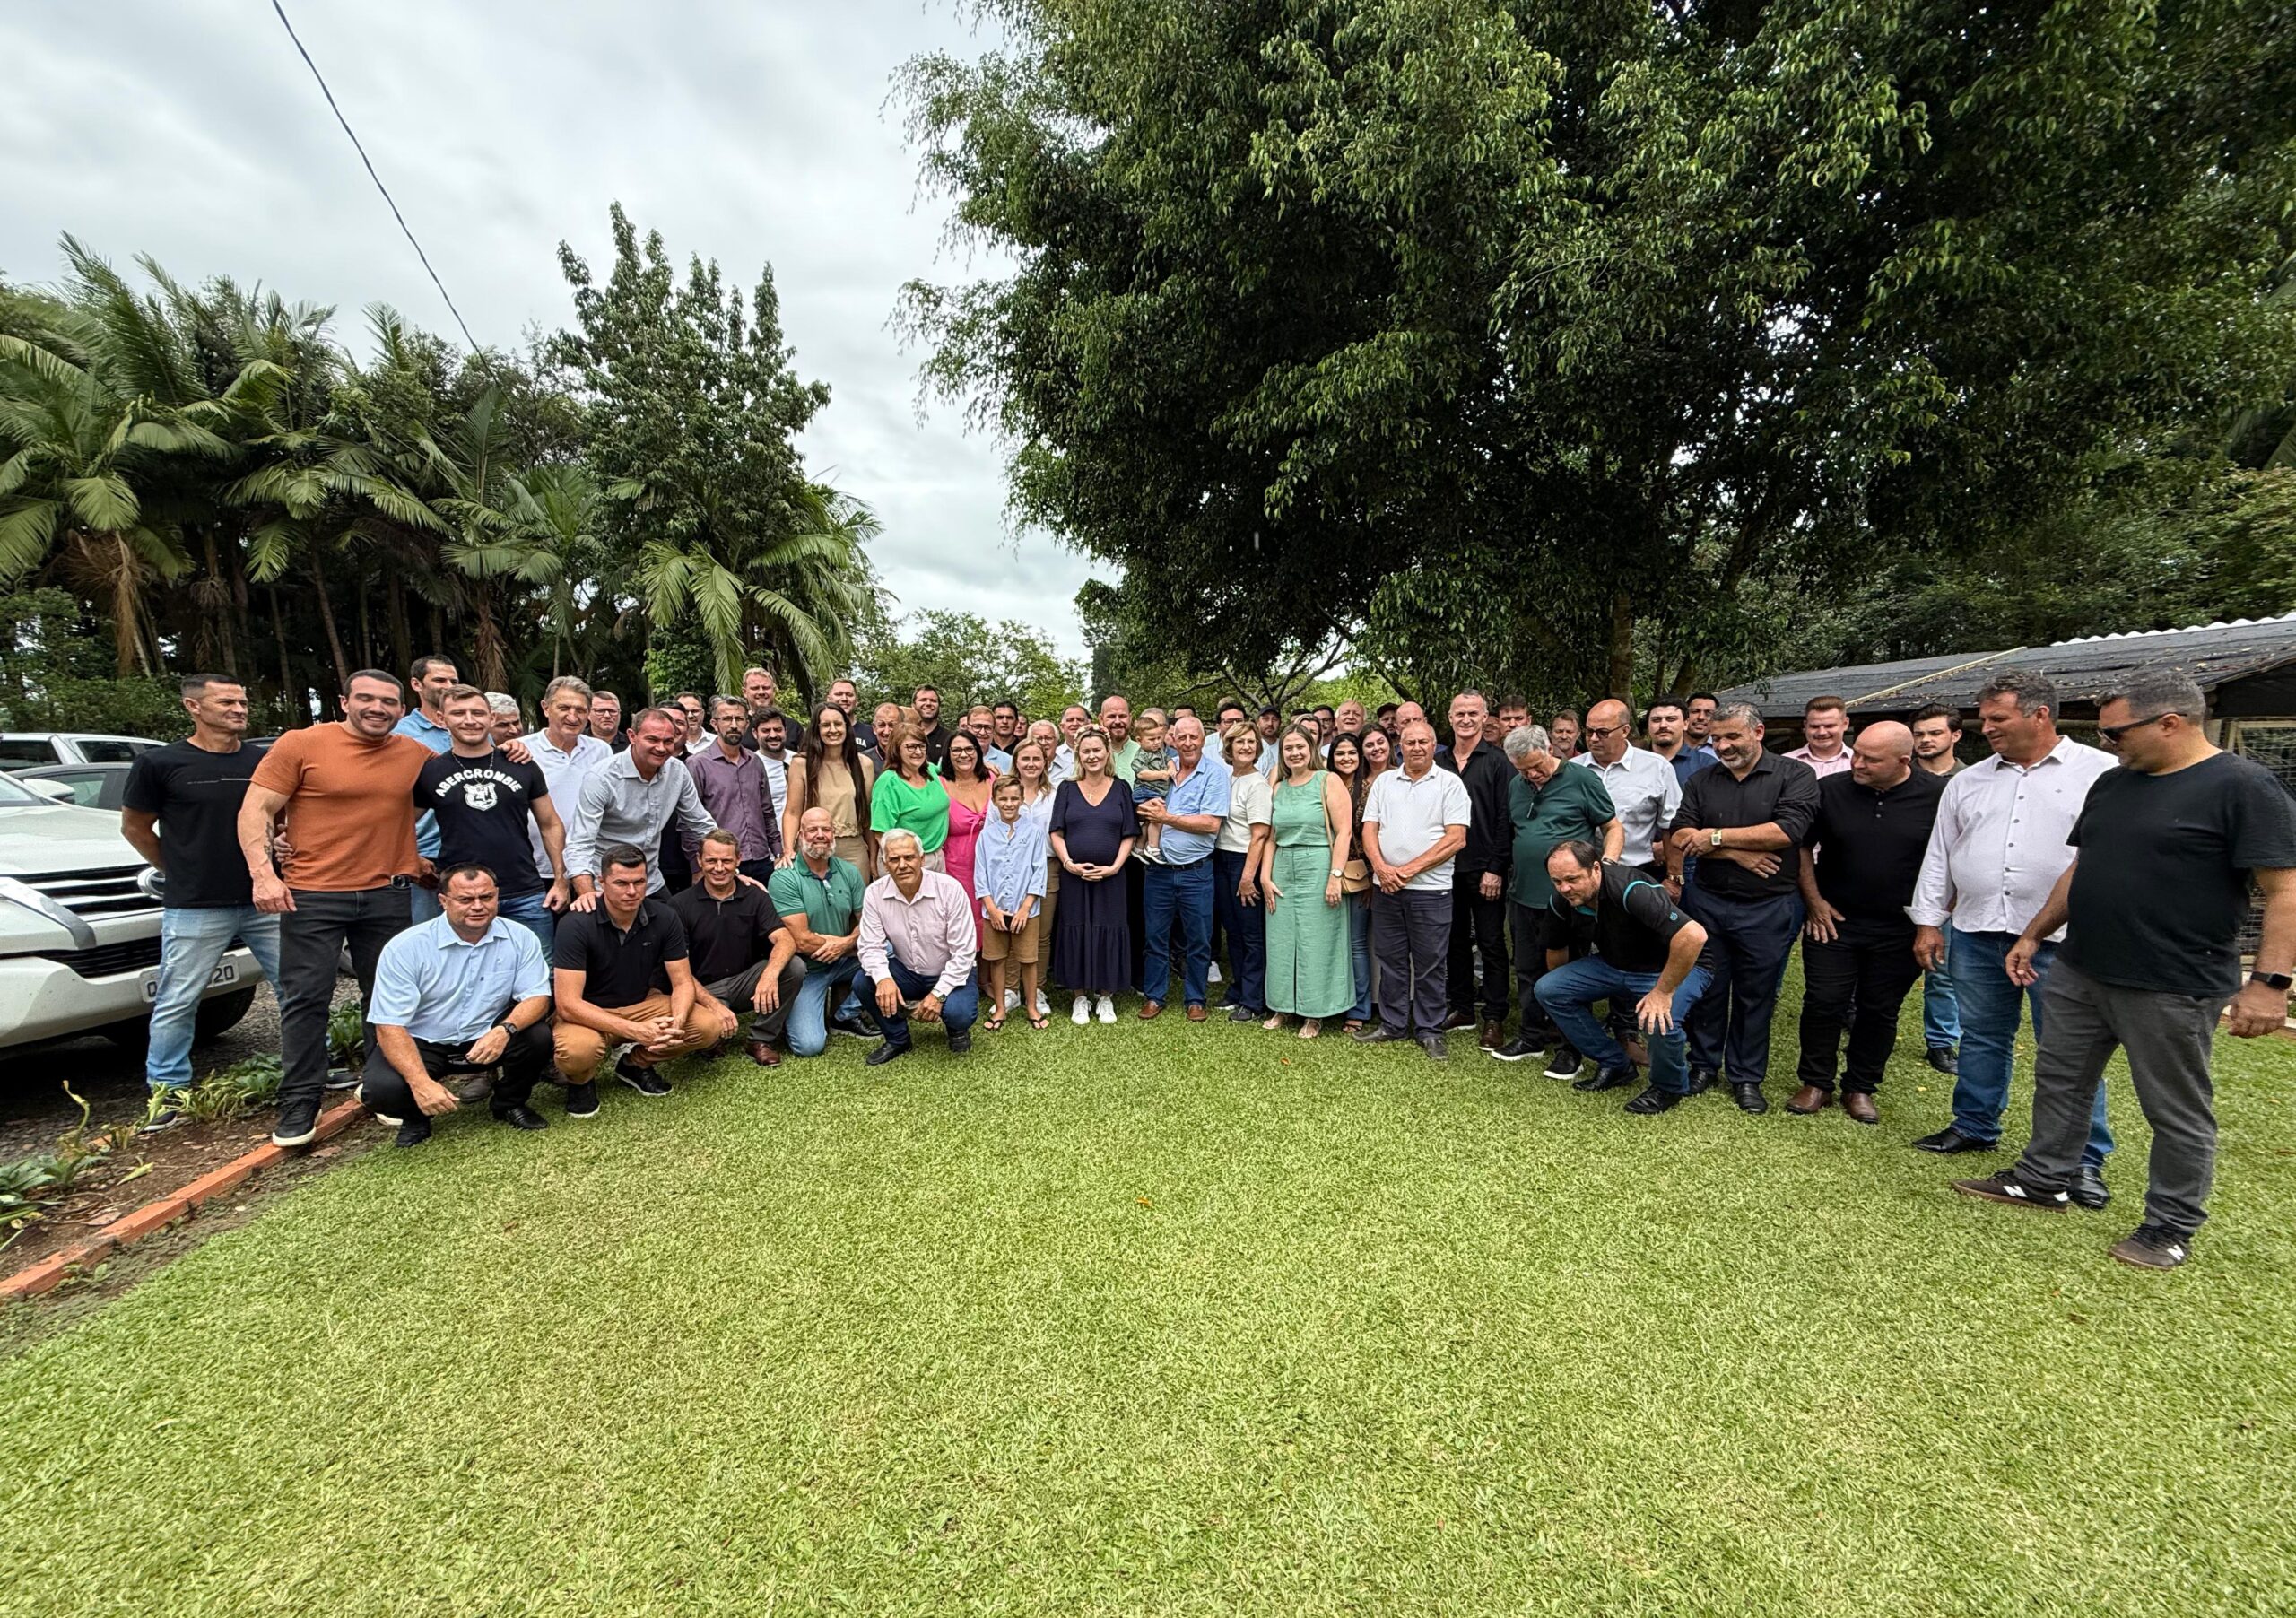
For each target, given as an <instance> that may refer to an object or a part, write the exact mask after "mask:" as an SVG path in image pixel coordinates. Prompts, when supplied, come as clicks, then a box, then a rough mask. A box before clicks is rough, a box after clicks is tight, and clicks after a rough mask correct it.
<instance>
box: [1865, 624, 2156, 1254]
mask: <svg viewBox="0 0 2296 1618" xmlns="http://www.w3.org/2000/svg"><path fill="white" fill-rule="evenodd" d="M1977 707H1978V718H1979V720H1980V721H1981V722H1982V724H1983V727H1984V730H1985V739H1986V740H1987V742H1988V743H1990V744H1992V747H1993V756H1992V757H1991V758H1989V759H1986V760H1983V761H1980V762H1979V763H1975V764H1971V765H1970V766H1969V768H1967V769H1966V770H1961V771H1960V772H1959V773H1958V774H1956V775H1955V776H1954V777H1953V778H1952V779H1951V780H1949V781H1947V782H1946V783H1945V796H1944V798H1943V799H1942V800H1940V802H1939V804H1938V805H1937V824H1936V828H1935V830H1934V831H1931V833H1930V834H1929V851H1928V853H1927V854H1926V856H1924V857H1923V859H1922V862H1921V878H1920V880H1919V881H1918V883H1916V884H1915V886H1914V891H1913V902H1912V903H1911V904H1910V905H1909V906H1907V907H1906V911H1907V914H1908V915H1909V916H1911V917H1912V918H1913V921H1914V925H1915V929H1916V930H1915V933H1914V944H1913V953H1914V954H1915V955H1916V956H1917V957H1918V959H1919V960H1920V961H1921V963H1922V965H1924V966H1936V965H1939V964H1941V963H1943V964H1944V965H1946V966H1948V967H1949V968H1950V970H1952V976H1953V989H1954V993H1955V994H1956V995H1957V996H1959V998H1960V1001H1961V1064H1960V1067H1961V1071H1960V1074H1958V1076H1957V1077H1956V1078H1955V1080H1954V1082H1953V1121H1952V1123H1951V1124H1949V1125H1947V1126H1946V1127H1944V1128H1943V1129H1940V1130H1939V1131H1937V1133H1936V1134H1935V1135H1923V1136H1922V1137H1921V1138H1920V1139H1919V1140H1918V1141H1916V1142H1914V1143H1913V1144H1915V1145H1916V1146H1918V1147H1919V1148H1920V1149H1921V1150H1922V1151H1924V1152H1936V1153H1944V1154H1946V1155H1948V1156H1951V1155H1952V1154H1955V1153H1963V1152H1990V1151H1992V1150H1994V1148H1995V1146H1996V1144H1997V1143H1998V1142H1999V1140H2000V1138H2001V1115H2002V1113H2003V1111H2004V1110H2005V1109H2006V1108H2007V1106H2008V1102H2009V1071H2010V1062H2011V1058H2012V1057H2013V1055H2014V1054H2015V1050H2016V1045H2017V1016H2018V1005H2019V1002H2020V1001H2021V1000H2023V1001H2026V1002H2028V1003H2030V1005H2031V1008H2032V1018H2033V1034H2034V1037H2035V1038H2036V1039H2038V1038H2039V1035H2040V1031H2041V989H2042V987H2043V986H2044V985H2045V984H2046V983H2047V982H2048V969H2049V965H2050V963H2051V962H2052V961H2055V960H2056V958H2057V944H2058V942H2059V940H2061V939H2062V938H2063V937H2064V932H2063V929H2061V928H2060V929H2059V930H2058V931H2057V932H2056V933H2054V934H2052V935H2050V936H2049V937H2048V939H2047V940H2046V941H2045V942H2044V943H2043V944H2041V945H2040V948H2039V951H2038V952H2037V953H2035V955H2034V957H2033V970H2034V972H2035V974H2036V976H2035V978H2034V979H2033V982H2032V984H2031V986H2030V987H2027V988H2022V989H2021V988H2019V987H2017V986H2016V985H2015V984H2013V983H2012V982H2011V981H2010V980H2009V977H2008V972H2007V969H2006V965H2005V963H2006V961H2008V958H2009V951H2010V948H2011V946H2012V945H2013V944H2015V943H2016V942H2017V935H2018V934H2019V933H2021V932H2022V931H2023V930H2024V926H2025V924H2026V923H2027V922H2029V921H2031V920H2032V918H2034V917H2035V916H2037V915H2039V913H2040V909H2041V907H2042V905H2043V904H2044V903H2046V902H2047V901H2048V895H2049V890H2050V889H2051V888H2053V887H2054V886H2055V885H2056V883H2057V878H2058V877H2059V876H2060V875H2062V874H2064V872H2065V868H2066V866H2070V865H2071V864H2072V863H2073V853H2074V851H2073V849H2072V848H2070V847H2069V846H2068V845H2067V844H2066V840H2065V839H2066V836H2067V835H2068V834H2069V833H2070V832H2071V831H2072V830H2073V822H2074V821H2075V820H2076V819H2078V818H2079V817H2080V813H2081V805H2083V803H2084V802H2085V801H2086V800H2087V798H2088V796H2089V788H2090V787H2091V786H2092V784H2093V783H2094V782H2095V781H2096V779H2097V778H2098V777H2099V776H2100V775H2103V774H2104V773H2105V772H2106V771H2107V770H2110V769H2112V768H2113V762H2114V761H2113V757H2112V755H2111V754H2110V753H2109V752H2102V751H2101V750H2100V749H2098V748H2094V747H2083V745H2082V744H2080V743H2078V742H2075V741H2073V740H2072V739H2070V738H2069V737H2066V736H2062V735H2058V734H2057V718H2056V709H2057V687H2056V686H2055V685H2054V684H2053V683H2051V682H2050V681H2049V678H2048V675H2046V674H2041V673H2040V672H2039V671H2038V670H2031V669H2004V670H2002V671H2001V672H2000V673H1999V674H1995V675H1994V676H1993V677H1992V678H1991V679H1990V680H1988V681H1987V682H1986V683H1984V684H1983V685H1982V686H1979V688H1978V693H1977ZM2112 1149H2113V1132H2112V1130H2111V1128H2110V1127H2109V1126H2108V1125H2107V1124H2106V1122H2105V1092H2104V1089H2103V1087H2102V1086H2101V1085H2100V1086H2099V1087H2098V1091H2097V1103H2096V1109H2095V1111H2094V1112H2093V1113H2092V1114H2091V1116H2090V1119H2089V1144H2088V1150H2087V1151H2086V1152H2085V1153H2083V1155H2082V1161H2081V1173H2080V1177H2079V1179H2078V1181H2077V1182H2076V1183H2075V1185H2074V1187H2073V1200H2074V1201H2075V1202H2076V1203H2079V1204H2080V1205H2082V1206H2083V1207H2086V1208H2101V1207H2103V1206H2104V1205H2105V1202H2106V1199H2107V1196H2108V1195H2109V1194H2108V1193H2107V1191H2106V1189H2105V1182H2104V1178H2103V1173H2102V1170H2103V1168H2104V1161H2105V1156H2106V1154H2107V1153H2109V1152H2110V1151H2111V1150H2112Z"/></svg>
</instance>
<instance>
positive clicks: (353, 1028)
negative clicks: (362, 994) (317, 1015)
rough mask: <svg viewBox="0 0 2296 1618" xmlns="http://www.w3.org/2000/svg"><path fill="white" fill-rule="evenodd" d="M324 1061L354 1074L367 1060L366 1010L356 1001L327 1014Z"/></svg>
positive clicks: (337, 1007)
mask: <svg viewBox="0 0 2296 1618" xmlns="http://www.w3.org/2000/svg"><path fill="white" fill-rule="evenodd" d="M326 1059H327V1060H328V1061H329V1062H330V1063H332V1064H334V1066H336V1067H339V1068H343V1069H345V1070H347V1071H350V1072H354V1073H355V1072H356V1071H358V1068H359V1066H360V1064H361V1063H363V1062H364V1061H365V1060H366V1059H367V1024H366V1009H365V1008H364V1007H363V1006H361V1005H360V1004H359V1002H357V1001H356V1000H352V1001H348V1002H346V1003H344V1005H338V1006H336V1007H335V1009H334V1010H333V1011H331V1012H329V1013H327V1014H326Z"/></svg>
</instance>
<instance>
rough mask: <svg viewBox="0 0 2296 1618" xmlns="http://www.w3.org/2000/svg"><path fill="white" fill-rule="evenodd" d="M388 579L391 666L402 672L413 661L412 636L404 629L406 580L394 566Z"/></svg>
mask: <svg viewBox="0 0 2296 1618" xmlns="http://www.w3.org/2000/svg"><path fill="white" fill-rule="evenodd" d="M390 579H391V590H390V607H391V668H392V669H393V671H394V672H396V673H398V674H404V673H405V672H406V670H407V665H410V664H412V663H413V661H414V648H413V639H414V638H413V636H412V635H410V634H408V633H407V629H406V582H405V580H404V579H403V578H400V577H399V573H398V570H397V569H396V568H393V569H391V570H390Z"/></svg>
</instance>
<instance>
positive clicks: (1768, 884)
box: [1674, 751, 1818, 899]
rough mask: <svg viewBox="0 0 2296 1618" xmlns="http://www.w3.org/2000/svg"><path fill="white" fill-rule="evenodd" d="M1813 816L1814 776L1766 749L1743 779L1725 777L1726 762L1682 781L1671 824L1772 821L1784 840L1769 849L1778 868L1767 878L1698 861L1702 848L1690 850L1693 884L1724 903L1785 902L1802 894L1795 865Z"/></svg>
mask: <svg viewBox="0 0 2296 1618" xmlns="http://www.w3.org/2000/svg"><path fill="white" fill-rule="evenodd" d="M1817 813H1818V778H1817V777H1816V776H1815V775H1813V774H1812V773H1811V770H1810V767H1809V766H1808V765H1807V764H1805V763H1803V762H1801V761H1799V760H1797V759H1787V758H1780V757H1779V755H1778V754H1776V753H1774V752H1767V751H1765V752H1762V753H1761V754H1760V755H1759V756H1758V757H1756V758H1755V760H1754V767H1753V768H1752V770H1747V771H1746V779H1744V780H1743V781H1742V780H1740V779H1738V778H1737V777H1736V776H1735V775H1733V774H1731V773H1730V767H1729V766H1728V765H1727V764H1718V765H1716V766H1715V767H1714V768H1713V769H1711V770H1700V771H1699V772H1698V773H1697V774H1696V775H1694V776H1692V777H1691V778H1690V779H1689V780H1687V781H1685V782H1684V783H1683V806H1682V807H1681V809H1679V810H1677V811H1676V812H1675V814H1674V824H1675V825H1677V826H1695V827H1697V828H1698V829H1700V831H1713V830H1714V829H1716V828H1717V827H1720V828H1723V829H1725V830H1727V829H1728V828H1730V827H1733V826H1759V825H1761V824H1762V823H1763V822H1767V821H1775V822H1778V829H1779V831H1783V832H1785V833H1786V839H1787V842H1786V847H1785V848H1779V849H1776V850H1773V852H1775V853H1776V854H1777V856H1778V869H1777V870H1776V871H1775V872H1773V873H1771V874H1770V875H1768V876H1757V875H1755V874H1753V873H1752V871H1749V870H1747V869H1746V868H1745V866H1742V865H1740V864H1738V863H1737V862H1736V861H1735V860H1729V859H1713V858H1708V857H1704V856H1705V854H1706V850H1705V849H1704V848H1696V849H1693V850H1692V853H1694V854H1697V855H1699V856H1700V859H1699V862H1698V885H1699V887H1700V889H1702V890H1704V891H1705V892H1709V893H1712V894H1715V895H1717V896H1718V897H1719V898H1723V899H1784V898H1787V897H1788V896H1790V895H1792V894H1794V893H1796V892H1800V890H1801V875H1800V873H1799V871H1798V870H1797V869H1796V862H1797V861H1798V860H1799V859H1800V858H1801V853H1800V849H1801V846H1802V841H1803V839H1805V838H1806V837H1807V836H1808V835H1809V833H1810V822H1811V821H1812V820H1813V818H1814V817H1815V816H1816V814H1817Z"/></svg>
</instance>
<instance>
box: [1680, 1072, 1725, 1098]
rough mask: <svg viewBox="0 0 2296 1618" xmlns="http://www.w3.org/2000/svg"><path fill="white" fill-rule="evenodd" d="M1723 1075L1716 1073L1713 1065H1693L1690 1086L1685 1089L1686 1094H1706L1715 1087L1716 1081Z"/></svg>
mask: <svg viewBox="0 0 2296 1618" xmlns="http://www.w3.org/2000/svg"><path fill="white" fill-rule="evenodd" d="M1721 1076H1722V1075H1721V1074H1718V1073H1716V1072H1715V1071H1714V1070H1713V1069H1712V1068H1711V1067H1693V1068H1692V1069H1691V1070H1690V1087H1689V1088H1688V1089H1687V1090H1685V1091H1683V1094H1684V1095H1704V1094H1705V1093H1706V1092H1708V1091H1709V1090H1711V1089H1713V1088H1714V1083H1715V1081H1716V1080H1717V1079H1718V1078H1720V1077H1721Z"/></svg>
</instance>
